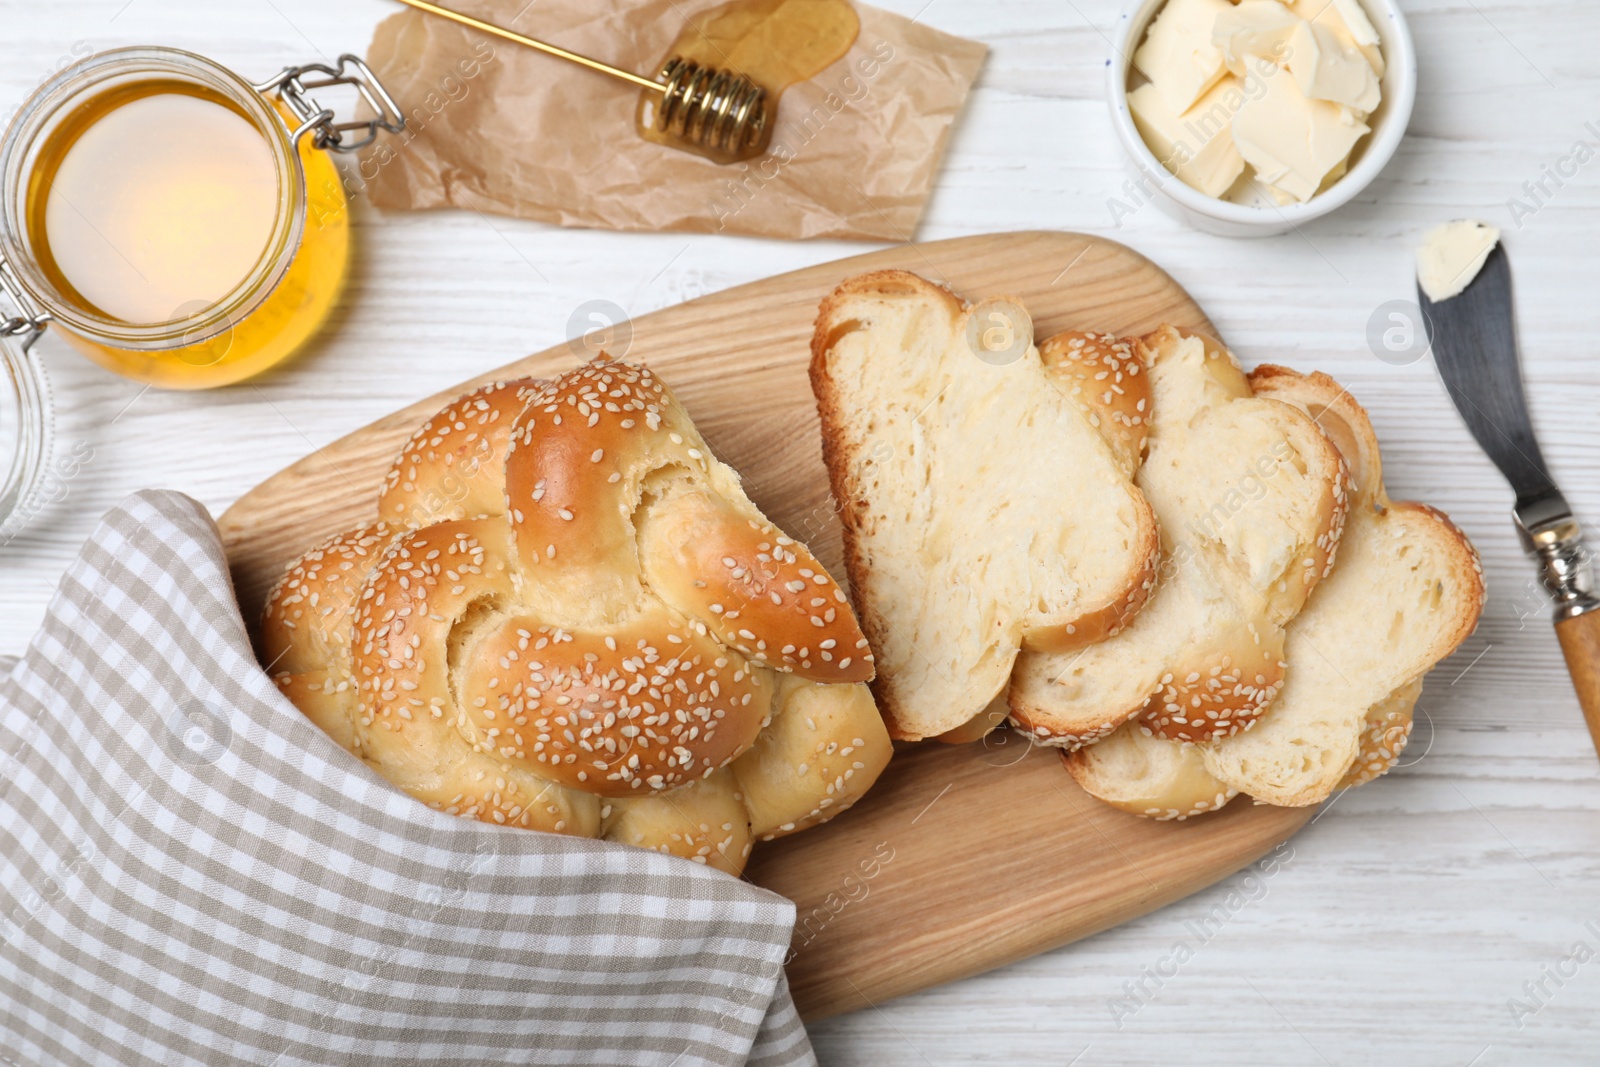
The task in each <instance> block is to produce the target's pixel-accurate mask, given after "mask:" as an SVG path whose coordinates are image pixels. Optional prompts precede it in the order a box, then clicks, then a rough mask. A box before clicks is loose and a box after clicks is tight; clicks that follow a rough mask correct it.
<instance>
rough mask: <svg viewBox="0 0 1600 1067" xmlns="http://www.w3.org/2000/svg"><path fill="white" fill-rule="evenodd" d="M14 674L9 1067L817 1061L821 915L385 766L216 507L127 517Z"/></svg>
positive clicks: (6, 874) (2, 783)
mask: <svg viewBox="0 0 1600 1067" xmlns="http://www.w3.org/2000/svg"><path fill="white" fill-rule="evenodd" d="M0 671H7V672H8V673H5V674H4V676H3V677H0V1064H5V1065H8V1067H21V1065H33V1064H59V1063H66V1064H85V1063H95V1064H117V1065H132V1064H157V1063H159V1064H206V1065H208V1067H210V1065H221V1064H263V1065H274V1067H291V1065H304V1064H318V1065H323V1064H409V1063H419V1064H420V1063H426V1064H429V1065H430V1067H432V1065H449V1064H461V1065H468V1064H470V1065H473V1067H477V1065H480V1064H492V1063H517V1064H563V1065H566V1064H654V1065H659V1067H668V1065H674V1067H689V1065H691V1064H745V1063H752V1064H772V1065H777V1064H813V1063H815V1059H814V1058H813V1056H812V1052H811V1046H810V1044H809V1042H808V1041H807V1039H806V1035H805V1030H804V1028H803V1027H802V1026H801V1024H800V1020H799V1017H798V1016H797V1015H796V1014H795V1010H794V1003H793V1001H792V1000H791V999H790V996H789V989H788V986H787V985H786V983H785V981H784V977H783V969H782V960H783V956H784V953H785V951H786V950H787V948H788V945H789V937H790V933H791V929H792V926H793V923H794V906H793V905H792V904H790V903H789V902H788V901H786V900H784V899H782V898H781V897H778V896H775V895H773V894H771V893H768V892H765V891H763V890H760V889H756V888H755V887H753V886H750V885H748V884H746V883H743V882H740V881H738V880H736V879H733V878H729V877H727V876H726V875H723V874H720V873H718V872H716V871H712V870H708V869H706V868H704V867H699V866H696V865H695V864H692V863H689V862H687V861H684V860H680V859H674V858H671V857H668V856H663V855H658V854H656V853H653V852H645V851H641V850H638V849H632V848H628V847H625V846H621V845H610V844H605V843H601V842H597V841H588V840H577V839H573V838H566V837H557V836H553V835H547V834H541V833H534V832H531V831H527V830H517V829H502V828H499V827H494V826H486V825H484V824H483V823H479V822H476V821H472V820H467V819H458V818H455V817H453V816H449V815H443V814H440V813H437V812H435V811H432V810H430V809H429V808H427V807H425V806H424V805H422V804H420V803H418V802H416V801H414V800H412V799H411V798H409V797H407V796H405V795H404V794H402V793H400V792H398V791H396V790H395V789H394V788H393V787H392V786H390V785H388V784H387V783H385V782H384V781H383V780H382V779H381V778H379V777H377V776H376V775H374V774H371V773H369V772H368V771H367V770H366V768H364V767H363V766H362V765H361V764H360V763H359V762H358V761H356V760H354V759H352V758H351V757H350V756H349V755H348V754H347V753H346V752H345V751H344V750H342V749H340V748H339V747H338V746H336V745H335V744H334V743H333V742H332V741H330V740H329V739H328V738H326V737H325V736H323V734H322V733H321V732H320V731H318V730H317V729H316V727H314V726H312V725H311V723H310V722H309V721H307V720H306V719H305V718H303V717H302V716H301V715H300V713H299V712H297V711H296V710H295V709H294V707H293V706H292V705H290V704H289V702H288V701H287V700H285V699H283V698H282V697H281V696H280V695H279V694H278V692H277V690H276V689H275V688H274V687H273V685H272V682H271V681H270V680H269V679H268V678H267V676H266V675H265V674H263V673H262V671H261V670H260V669H259V668H258V667H257V666H256V664H255V661H254V659H253V657H252V656H251V652H250V645H249V642H248V640H247V638H246V636H245V630H244V626H243V624H242V622H241V621H240V617H239V609H238V606H237V605H236V604H235V602H234V599H233V595H232V591H231V588H230V586H229V582H228V572H227V566H226V563H225V561H224V559H223V554H222V549H221V546H220V543H219V541H218V539H217V533H216V528H215V527H214V526H213V524H212V522H211V519H210V517H209V516H208V515H207V514H206V512H205V511H204V509H203V508H201V507H200V506H199V505H198V504H196V503H195V502H194V501H192V500H189V499H188V498H187V497H183V496H178V495H176V494H172V493H157V492H147V493H140V494H138V495H136V496H134V497H131V498H129V499H128V500H127V501H126V502H124V503H123V504H122V505H121V506H120V507H118V508H117V509H116V510H114V511H112V512H111V513H110V514H109V515H107V516H106V517H105V519H104V520H103V521H102V522H101V523H100V526H99V528H98V529H96V530H95V532H94V536H93V537H91V538H90V540H89V543H88V544H87V545H86V546H85V547H84V549H83V551H82V552H81V553H80V555H79V556H78V559H77V562H75V563H74V564H73V565H72V567H71V569H70V570H68V572H67V574H66V576H65V578H63V580H62V582H61V586H60V592H59V594H58V595H57V596H56V599H55V601H54V603H53V604H51V606H50V611H49V616H48V618H47V619H46V620H45V624H44V628H43V629H42V630H41V631H40V633H39V635H38V636H37V637H36V638H35V639H34V641H33V643H32V645H31V646H30V647H29V649H28V651H27V654H26V655H25V656H24V657H23V658H22V659H21V660H13V661H9V662H6V663H3V664H0Z"/></svg>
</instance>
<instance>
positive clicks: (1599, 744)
mask: <svg viewBox="0 0 1600 1067" xmlns="http://www.w3.org/2000/svg"><path fill="white" fill-rule="evenodd" d="M1556 637H1557V639H1559V640H1560V642H1561V651H1562V653H1563V654H1564V655H1565V656H1566V657H1567V673H1569V674H1571V675H1572V684H1573V687H1574V688H1576V689H1577V690H1578V703H1579V704H1581V705H1583V717H1584V719H1585V720H1587V721H1588V723H1589V736H1590V737H1592V738H1593V739H1594V746H1595V751H1596V752H1600V611H1591V612H1587V613H1586V614H1583V615H1578V616H1576V617H1574V618H1570V619H1562V620H1561V621H1560V622H1558V623H1556Z"/></svg>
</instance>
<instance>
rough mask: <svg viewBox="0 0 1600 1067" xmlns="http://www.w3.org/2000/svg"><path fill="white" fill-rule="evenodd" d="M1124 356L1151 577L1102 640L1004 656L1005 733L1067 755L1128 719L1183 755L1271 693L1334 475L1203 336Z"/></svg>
mask: <svg viewBox="0 0 1600 1067" xmlns="http://www.w3.org/2000/svg"><path fill="white" fill-rule="evenodd" d="M1048 344H1049V343H1048V342H1047V343H1046V347H1047V346H1048ZM1134 348H1135V353H1136V356H1137V358H1138V359H1139V360H1140V361H1141V362H1142V363H1143V364H1144V365H1145V366H1146V368H1147V370H1146V374H1145V376H1146V378H1147V379H1148V381H1149V387H1150V394H1151V403H1152V412H1153V417H1152V418H1151V419H1150V420H1148V421H1149V426H1150V430H1149V439H1148V455H1147V458H1146V459H1145V462H1144V464H1143V466H1141V467H1140V469H1139V474H1138V484H1139V488H1140V489H1141V490H1143V491H1144V495H1145V497H1146V498H1147V499H1148V500H1149V501H1150V503H1151V505H1152V506H1153V507H1154V508H1155V513H1156V518H1157V519H1158V520H1159V521H1160V524H1161V539H1162V556H1161V569H1160V573H1159V578H1158V581H1157V583H1156V588H1155V591H1154V593H1152V594H1151V597H1150V599H1149V602H1148V603H1146V605H1145V607H1144V610H1143V611H1141V612H1140V613H1139V614H1138V616H1136V617H1135V618H1134V619H1133V621H1132V622H1131V623H1130V624H1129V625H1128V626H1127V627H1126V628H1125V629H1123V630H1122V631H1121V632H1120V633H1118V634H1116V635H1115V636H1114V637H1111V638H1109V639H1108V640H1105V641H1103V642H1100V643H1099V644H1096V645H1093V646H1091V647H1088V648H1084V649H1081V650H1078V651H1076V652H1070V653H1048V652H1023V653H1022V655H1021V656H1020V657H1019V658H1018V660H1017V665H1016V669H1015V671H1014V672H1013V675H1012V680H1011V689H1010V704H1011V717H1012V721H1013V722H1014V723H1015V724H1016V725H1017V726H1018V728H1020V729H1021V730H1022V731H1023V732H1024V733H1026V734H1027V735H1028V736H1029V737H1031V738H1032V739H1033V740H1035V741H1037V742H1039V743H1041V744H1047V745H1057V746H1061V747H1064V748H1069V749H1070V748H1077V747H1079V746H1080V745H1084V744H1088V743H1092V742H1094V741H1097V740H1099V739H1100V738H1103V737H1105V736H1106V735H1107V734H1109V733H1111V732H1112V731H1113V730H1115V729H1116V728H1117V727H1118V726H1120V725H1122V724H1123V723H1125V722H1127V721H1128V720H1130V719H1133V718H1135V717H1138V718H1140V719H1141V722H1142V724H1143V725H1144V726H1145V727H1146V728H1148V729H1149V730H1151V731H1153V732H1154V733H1155V734H1156V735H1157V736H1159V737H1166V738H1171V739H1173V740H1181V741H1215V740H1218V739H1220V738H1223V737H1228V736H1231V735H1233V734H1235V733H1238V732H1239V731H1241V730H1243V729H1245V728H1246V727H1248V726H1249V725H1250V724H1251V723H1252V722H1254V720H1255V719H1256V718H1257V717H1258V716H1260V715H1261V714H1262V713H1263V712H1264V711H1265V710H1266V709H1267V708H1268V706H1269V705H1270V704H1271V703H1272V699H1273V697H1275V696H1276V695H1277V693H1278V690H1279V689H1280V688H1281V687H1282V686H1283V678H1284V632H1285V631H1284V628H1285V626H1286V625H1287V624H1288V622H1289V621H1290V620H1291V619H1293V618H1294V616H1295V615H1296V614H1298V613H1299V611H1300V609H1301V607H1302V606H1303V605H1304V604H1305V601H1306V597H1307V596H1308V595H1309V594H1310V592H1311V590H1312V589H1313V588H1315V586H1316V584H1317V582H1319V581H1320V580H1321V579H1322V577H1323V576H1324V575H1325V574H1327V572H1328V570H1329V568H1330V567H1331V566H1332V564H1333V561H1334V553H1335V550H1336V548H1337V546H1338V543H1339V535H1340V531H1341V530H1342V528H1343V526H1344V521H1345V512H1346V508H1347V503H1348V494H1347V481H1348V479H1347V475H1346V472H1345V465H1344V461H1343V460H1342V459H1341V458H1340V455H1339V450H1338V449H1337V448H1335V447H1334V445H1333V443H1332V442H1331V441H1330V440H1329V439H1328V437H1327V436H1326V435H1325V434H1324V433H1323V432H1322V431H1321V430H1320V429H1318V427H1317V424H1316V423H1315V422H1313V421H1312V419H1311V418H1310V416H1308V415H1306V414H1305V413H1304V412H1302V411H1300V410H1299V409H1297V408H1294V407H1292V406H1290V405H1288V404H1285V403H1281V402H1279V401H1277V400H1273V399H1271V398H1266V397H1254V396H1252V394H1251V389H1250V384H1249V381H1248V380H1247V379H1246V378H1245V375H1244V372H1243V371H1241V370H1240V369H1239V365H1238V363H1237V362H1236V361H1235V360H1234V358H1233V355H1232V354H1231V353H1230V352H1228V351H1227V349H1225V348H1223V347H1222V346H1221V345H1220V344H1219V343H1218V342H1217V341H1215V340H1213V339H1212V338H1209V337H1205V336H1202V335H1198V334H1184V333H1181V332H1179V331H1178V330H1176V329H1174V328H1172V327H1170V326H1169V327H1163V328H1162V329H1160V330H1158V331H1156V332H1155V333H1153V334H1151V335H1150V336H1148V337H1145V338H1143V339H1142V340H1140V341H1138V342H1137V344H1136V345H1135V346H1134Z"/></svg>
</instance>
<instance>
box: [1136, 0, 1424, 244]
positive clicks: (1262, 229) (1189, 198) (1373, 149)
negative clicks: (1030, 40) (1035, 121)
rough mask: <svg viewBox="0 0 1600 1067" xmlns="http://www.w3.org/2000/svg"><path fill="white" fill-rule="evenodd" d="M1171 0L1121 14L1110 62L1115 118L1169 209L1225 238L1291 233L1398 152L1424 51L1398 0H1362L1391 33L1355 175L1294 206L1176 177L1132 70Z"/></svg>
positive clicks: (1363, 183) (1142, 173)
mask: <svg viewBox="0 0 1600 1067" xmlns="http://www.w3.org/2000/svg"><path fill="white" fill-rule="evenodd" d="M1165 2H1166V0H1140V2H1138V3H1135V4H1134V5H1133V6H1132V7H1130V8H1129V9H1128V10H1126V11H1124V12H1123V13H1122V16H1121V18H1119V19H1118V21H1117V26H1116V30H1115V32H1114V33H1113V34H1112V36H1111V58H1110V60H1109V62H1107V64H1106V100H1107V102H1108V103H1110V105H1111V121H1112V123H1113V124H1114V125H1115V126H1116V129H1117V136H1118V137H1119V138H1120V139H1121V141H1122V146H1123V148H1124V149H1126V150H1127V153H1128V160H1129V162H1130V163H1131V165H1132V167H1133V172H1134V178H1135V181H1136V182H1137V183H1138V187H1139V188H1143V189H1147V190H1149V195H1150V197H1151V199H1153V200H1154V201H1155V203H1156V204H1157V205H1159V206H1160V207H1161V208H1162V209H1163V210H1164V211H1166V212H1167V213H1168V214H1170V215H1172V216H1174V217H1176V218H1177V219H1179V220H1181V221H1183V222H1186V223H1188V224H1189V225H1191V226H1193V227H1194V228H1195V229H1197V230H1203V231H1205V232H1206V233H1215V234H1221V235H1222V236H1224V237H1270V236H1272V235H1273V234H1279V233H1286V232H1288V231H1289V230H1291V229H1293V228H1294V227H1296V226H1299V225H1300V224H1302V223H1305V222H1310V221H1311V220H1312V219H1315V218H1320V217H1322V216H1323V215H1326V214H1327V213H1328V212H1330V211H1333V210H1335V209H1337V208H1339V207H1341V206H1343V205H1344V204H1347V203H1349V202H1350V201H1351V200H1352V199H1354V198H1355V196H1356V194H1358V193H1360V192H1361V190H1363V189H1365V188H1366V187H1367V186H1368V185H1370V184H1371V183H1372V179H1373V178H1376V177H1377V176H1378V172H1379V171H1381V170H1382V169H1383V168H1384V166H1385V165H1387V164H1388V162H1389V160H1390V159H1391V158H1392V157H1393V156H1394V153H1395V149H1396V148H1398V147H1399V146H1400V139H1401V138H1402V137H1404V136H1405V132H1406V124H1407V123H1408V122H1410V121H1411V108H1412V105H1413V104H1415V103H1416V99H1417V53H1416V49H1415V48H1414V47H1413V46H1412V43H1411V31H1410V30H1409V29H1408V28H1407V27H1406V19H1405V16H1404V15H1403V14H1401V12H1400V6H1399V5H1398V4H1397V3H1395V0H1360V2H1361V6H1362V7H1363V8H1365V9H1366V11H1367V14H1368V16H1369V17H1370V18H1371V19H1372V26H1373V28H1374V29H1376V30H1377V31H1378V35H1379V36H1380V37H1381V38H1382V39H1383V58H1384V64H1385V70H1384V75H1383V78H1382V80H1381V81H1380V85H1381V87H1382V90H1383V102H1382V103H1381V104H1379V105H1378V110H1376V111H1374V112H1373V113H1372V115H1371V117H1369V118H1368V119H1367V125H1369V126H1371V127H1372V132H1371V133H1369V134H1368V135H1367V136H1366V137H1363V138H1362V139H1361V143H1360V144H1358V145H1356V148H1355V151H1354V152H1353V153H1352V154H1351V158H1350V170H1349V173H1347V174H1346V175H1345V176H1344V177H1343V178H1340V179H1339V180H1338V181H1337V182H1335V183H1334V184H1333V185H1332V186H1330V187H1329V188H1328V189H1327V191H1325V192H1322V193H1318V194H1317V195H1316V196H1314V197H1312V198H1311V199H1310V200H1308V201H1306V202H1305V203H1304V204H1290V205H1288V206H1286V207H1276V206H1267V207H1250V206H1247V205H1245V204H1235V203H1231V202H1229V201H1226V200H1218V199H1217V198H1215V197H1210V196H1206V195H1205V194H1204V193H1202V192H1200V191H1199V190H1198V189H1193V188H1191V187H1190V186H1187V185H1185V184H1184V183H1183V182H1181V181H1179V180H1178V179H1177V178H1175V177H1173V176H1172V174H1171V173H1170V172H1168V171H1167V169H1166V168H1165V167H1163V166H1162V165H1161V162H1160V160H1158V159H1156V157H1155V153H1153V152H1151V151H1150V149H1149V147H1148V146H1146V145H1145V143H1144V138H1142V137H1140V136H1139V131H1138V129H1137V128H1136V127H1135V126H1134V124H1133V116H1132V115H1131V114H1129V112H1128V68H1129V66H1130V64H1131V62H1132V56H1133V53H1134V52H1135V51H1136V50H1137V49H1138V47H1139V45H1140V43H1141V42H1142V41H1143V40H1144V31H1145V28H1146V27H1147V26H1149V25H1150V21H1151V19H1153V18H1154V17H1155V15H1156V13H1157V12H1158V11H1160V10H1161V7H1162V5H1163V4H1164V3H1165ZM1141 195H1142V194H1141Z"/></svg>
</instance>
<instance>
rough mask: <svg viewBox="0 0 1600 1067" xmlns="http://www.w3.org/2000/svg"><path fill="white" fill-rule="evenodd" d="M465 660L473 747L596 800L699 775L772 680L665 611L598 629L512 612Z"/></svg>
mask: <svg viewBox="0 0 1600 1067" xmlns="http://www.w3.org/2000/svg"><path fill="white" fill-rule="evenodd" d="M467 656H468V659H467V662H465V663H464V664H463V666H462V670H461V680H460V691H461V695H462V705H463V707H462V711H463V712H464V713H465V714H466V716H467V719H468V720H469V722H470V723H471V724H472V725H473V726H474V727H476V731H477V736H478V737H479V738H480V739H481V740H480V742H479V743H480V745H482V746H483V748H484V749H485V750H486V751H489V752H492V753H494V754H495V755H497V756H498V757H499V758H501V759H503V760H506V761H508V762H513V763H518V764H520V765H522V766H523V767H525V768H526V769H527V770H528V771H530V772H532V773H534V774H538V775H540V776H541V777H544V778H548V779H550V780H551V781H555V782H560V783H561V784H563V785H566V786H569V787H571V788H573V789H581V790H585V791H587V792H590V793H595V794H597V795H599V796H603V797H626V796H638V795H641V794H653V793H662V792H665V791H667V790H670V789H675V788H677V787H678V786H681V785H684V784H686V783H688V782H691V781H694V780H696V779H699V778H704V777H706V776H708V775H710V774H711V773H712V772H713V771H717V770H720V769H721V768H723V767H725V766H727V764H728V763H729V762H731V761H732V760H733V758H734V757H735V756H738V755H739V754H740V753H742V752H744V751H745V750H746V749H748V748H749V747H750V746H751V745H752V744H754V743H755V739H756V736H757V735H758V734H759V733H760V732H761V728H762V726H764V725H765V724H766V721H767V717H768V715H769V714H770V713H771V707H772V684H771V683H770V681H768V680H767V679H766V678H764V677H763V676H762V675H759V674H757V673H755V672H754V671H753V670H752V669H751V667H750V665H749V664H748V663H746V662H744V659H743V657H741V656H739V655H737V654H735V653H730V652H729V651H728V650H727V649H724V648H722V647H721V646H719V645H718V644H717V643H716V642H715V641H714V640H712V639H711V638H709V637H702V636H700V635H699V634H697V633H695V632H694V630H693V629H691V628H690V627H688V626H685V625H682V624H681V623H677V624H674V621H673V620H672V619H671V618H670V617H669V616H668V615H667V613H665V612H656V613H652V614H651V615H647V616H644V617H641V618H639V619H637V620H635V621H633V622H632V623H630V624H629V625H628V626H626V627H618V628H616V629H614V630H610V631H607V632H604V633H596V632H582V631H578V632H574V631H571V630H565V629H562V628H561V627H555V626H547V625H541V624H540V622H539V621H538V619H537V618H534V617H531V616H521V615H513V616H510V617H509V618H507V619H506V620H505V621H504V622H502V623H501V624H500V625H499V627H498V629H497V630H496V631H495V632H494V633H493V634H491V635H489V636H487V637H485V638H484V639H483V640H482V641H480V642H479V643H478V644H477V646H476V648H474V649H473V650H472V651H470V652H469V653H467Z"/></svg>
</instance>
